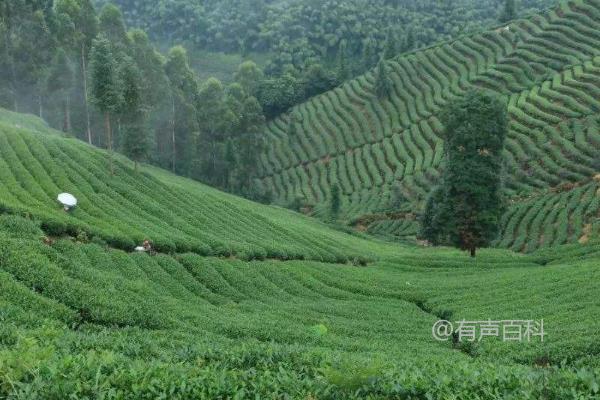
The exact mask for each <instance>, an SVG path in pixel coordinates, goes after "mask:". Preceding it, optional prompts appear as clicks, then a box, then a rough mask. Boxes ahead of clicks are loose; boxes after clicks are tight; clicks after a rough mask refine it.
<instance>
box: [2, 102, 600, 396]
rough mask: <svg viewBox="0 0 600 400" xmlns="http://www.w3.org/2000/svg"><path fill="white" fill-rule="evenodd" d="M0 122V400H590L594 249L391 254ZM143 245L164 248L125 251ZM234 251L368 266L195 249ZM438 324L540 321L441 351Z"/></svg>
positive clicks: (594, 371) (594, 354) (26, 125)
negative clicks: (538, 336)
mask: <svg viewBox="0 0 600 400" xmlns="http://www.w3.org/2000/svg"><path fill="white" fill-rule="evenodd" d="M0 114H1V115H0V119H1V120H2V122H0V164H1V165H0V173H1V174H2V175H1V177H0V182H1V183H0V189H1V190H0V201H1V204H2V207H1V208H0V214H1V215H0V320H1V321H2V324H0V398H39V399H56V398H74V399H84V398H123V399H140V398H161V397H162V398H169V399H215V398H240V399H241V398H258V397H260V398H293V399H308V398H319V399H353V398H354V399H364V398H373V399H389V398H413V399H426V398H436V399H443V398H458V399H472V398H476V397H480V398H485V399H494V398H497V399H505V398H510V397H511V396H512V398H516V399H522V398H544V397H546V398H560V399H567V398H578V399H581V398H585V399H592V398H594V397H595V396H597V394H598V382H599V381H600V370H599V368H600V365H599V364H598V355H600V348H598V343H597V332H598V331H599V329H600V325H599V324H600V322H599V321H598V318H597V315H598V313H599V312H600V302H599V300H598V296H597V293H598V291H599V290H600V280H598V279H597V275H598V272H599V267H598V265H599V263H598V260H600V244H597V245H587V246H581V245H572V246H565V247H559V248H551V249H547V250H545V251H543V252H540V251H538V252H536V253H534V254H533V255H523V254H518V253H513V252H511V251H507V250H495V249H492V250H483V251H481V252H480V255H479V256H478V258H477V259H475V260H473V259H471V258H470V257H468V256H467V255H466V254H464V253H462V252H459V251H456V250H449V249H443V248H440V249H437V248H428V249H423V248H417V247H409V246H391V245H389V244H383V243H379V242H376V241H372V240H367V239H362V238H358V237H353V236H349V235H345V234H343V233H340V232H336V231H332V230H331V229H329V228H328V227H326V226H324V225H323V224H320V223H318V222H315V221H312V220H311V219H309V218H306V217H303V216H301V215H298V214H295V213H291V212H288V211H286V210H281V209H277V208H273V207H266V206H261V205H257V204H253V203H251V202H248V201H245V200H242V199H239V198H236V197H233V196H229V195H225V194H222V193H219V192H217V191H215V190H212V189H210V188H207V187H205V186H203V185H200V184H198V183H194V182H191V181H188V180H186V179H182V178H176V177H175V176H173V175H171V174H169V173H167V172H164V171H160V170H155V169H144V170H143V172H142V173H140V174H136V173H135V172H134V171H133V169H132V164H131V162H130V161H128V160H126V159H123V158H119V160H118V163H117V164H118V168H117V174H116V176H113V177H111V176H108V175H107V174H106V170H107V168H106V165H105V163H106V158H105V157H106V154H105V153H104V152H102V151H100V150H97V149H94V148H92V147H89V146H86V145H83V144H81V143H79V142H77V141H75V140H73V139H67V138H63V137H60V136H59V135H57V134H56V132H54V131H51V130H48V129H47V128H45V127H44V125H43V124H40V123H39V121H38V120H36V119H35V118H30V117H26V116H21V115H15V114H10V113H4V112H0ZM15 124H17V125H20V126H21V128H17V127H15ZM62 188H66V189H68V190H72V191H73V192H75V193H76V194H77V195H78V196H79V198H80V200H81V204H80V207H79V208H78V209H77V210H75V211H74V213H73V214H69V215H65V214H64V213H63V212H62V211H60V210H59V207H58V205H56V204H55V202H54V196H55V193H56V190H58V189H62ZM14 214H20V215H23V216H25V217H21V216H18V215H14ZM81 232H85V233H86V234H85V235H84V234H82V233H81ZM65 233H67V234H78V235H77V237H76V238H72V237H69V236H68V235H64V234H65ZM58 234H61V235H60V236H54V237H51V239H52V240H50V241H48V240H47V239H48V235H58ZM148 234H150V237H151V238H152V239H155V240H156V241H157V243H158V244H159V250H162V251H166V250H170V251H171V252H172V254H156V255H148V254H132V253H131V252H130V250H131V249H130V247H129V246H130V244H132V243H134V241H135V240H138V239H139V238H140V237H143V236H142V235H144V236H145V235H148ZM86 236H95V239H94V240H93V242H94V243H89V240H88V239H87V238H86ZM102 240H105V241H107V242H108V243H104V242H103V241H102ZM115 245H117V246H119V247H122V248H123V249H126V250H128V251H123V249H115V248H114V247H115ZM243 251H247V253H242V252H243ZM234 252H235V254H237V255H245V256H247V258H251V257H256V255H260V256H261V257H262V256H263V255H264V254H263V252H264V253H266V256H274V257H275V256H277V257H281V258H283V257H284V256H285V257H291V256H294V257H306V258H308V257H314V258H322V259H324V260H327V261H329V260H331V261H345V260H346V259H347V258H350V257H353V256H354V255H355V254H360V255H364V254H371V253H373V254H375V255H376V256H377V258H378V261H377V262H374V263H372V264H370V265H369V266H368V267H367V268H358V267H353V266H348V265H341V264H332V263H328V264H325V263H320V262H315V261H308V260H288V261H282V260H254V261H244V260H239V259H233V258H232V257H220V258H217V257H206V256H204V254H208V253H210V254H215V255H224V256H226V255H229V254H230V253H234ZM440 318H449V319H452V320H453V321H460V320H463V319H464V320H468V321H473V320H487V319H493V320H514V319H531V320H540V319H542V318H543V319H544V320H545V324H546V327H547V328H546V329H547V335H548V336H547V337H546V339H545V341H544V342H540V341H538V340H532V341H531V342H523V343H514V342H507V343H504V342H502V341H500V340H494V338H490V340H489V341H488V340H485V341H483V342H481V343H477V344H464V345H453V344H451V342H449V341H445V342H442V341H436V340H434V339H433V338H432V337H431V327H432V325H433V324H434V322H435V321H437V320H438V319H440ZM559 363H560V365H561V366H560V368H559V367H558V365H559ZM536 364H537V365H539V364H541V365H545V367H544V368H540V367H539V366H534V365H536Z"/></svg>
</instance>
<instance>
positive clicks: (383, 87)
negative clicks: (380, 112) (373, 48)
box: [375, 59, 394, 99]
mask: <svg viewBox="0 0 600 400" xmlns="http://www.w3.org/2000/svg"><path fill="white" fill-rule="evenodd" d="M393 86H394V82H393V81H392V79H391V78H390V75H389V72H388V67H387V65H386V63H385V60H383V59H381V60H380V61H379V63H378V64H377V74H376V76H375V93H376V94H377V97H379V98H380V99H386V98H389V97H390V95H391V93H392V90H393Z"/></svg>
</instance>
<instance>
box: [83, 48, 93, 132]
mask: <svg viewBox="0 0 600 400" xmlns="http://www.w3.org/2000/svg"><path fill="white" fill-rule="evenodd" d="M81 74H82V77H83V99H84V101H83V106H84V107H83V108H84V109H85V118H86V123H87V140H88V143H89V144H92V124H91V122H90V109H89V106H88V93H87V68H86V62H85V44H83V43H82V44H81Z"/></svg>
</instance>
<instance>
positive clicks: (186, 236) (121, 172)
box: [0, 111, 373, 262]
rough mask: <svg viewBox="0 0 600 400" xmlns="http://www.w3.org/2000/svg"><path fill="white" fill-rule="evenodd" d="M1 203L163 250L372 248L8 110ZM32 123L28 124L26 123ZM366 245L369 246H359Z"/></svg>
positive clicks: (360, 254) (347, 256) (319, 255)
mask: <svg viewBox="0 0 600 400" xmlns="http://www.w3.org/2000/svg"><path fill="white" fill-rule="evenodd" d="M0 118H1V119H0V210H3V211H7V212H10V213H18V214H26V215H31V216H33V217H34V218H36V219H39V220H41V221H42V223H43V228H44V230H45V231H46V232H47V233H48V234H50V235H55V236H61V235H63V234H70V235H72V236H77V235H78V234H81V233H82V232H83V233H85V234H86V236H88V237H89V238H93V237H97V238H98V239H101V240H104V241H106V242H108V243H109V244H110V245H111V246H113V247H117V248H120V249H124V250H131V249H133V248H134V247H135V246H136V245H139V244H140V243H141V242H142V241H143V240H144V239H145V238H147V239H151V240H152V241H153V242H154V244H155V247H156V248H157V249H158V250H159V251H161V252H174V251H177V252H185V251H193V252H195V253H197V254H201V255H221V256H229V255H233V256H237V257H239V258H244V259H256V258H258V259H264V258H277V259H313V260H318V261H327V262H347V261H348V260H351V259H355V258H356V259H359V258H360V259H368V258H372V257H373V252H372V251H370V250H368V247H369V246H368V245H367V246H366V248H365V243H369V242H366V241H364V240H362V239H359V238H357V237H353V236H350V235H347V234H343V233H340V232H337V231H334V230H332V229H327V228H326V227H325V226H324V225H323V224H321V223H319V222H317V221H315V220H312V219H309V218H306V217H304V216H302V215H300V214H295V213H292V212H290V211H288V210H285V209H280V208H276V207H268V206H261V205H257V204H254V203H251V202H249V201H246V200H244V199H241V198H238V197H235V196H231V195H227V194H225V193H222V192H219V191H217V190H214V189H211V188H209V187H207V186H204V185H201V184H198V183H196V182H193V181H191V180H187V179H183V178H179V177H176V176H175V175H172V174H169V173H167V172H165V171H162V170H159V169H153V168H143V169H142V171H141V172H140V173H137V172H135V171H134V169H133V164H132V163H131V162H130V161H129V160H127V159H125V158H122V157H118V156H117V161H116V176H115V177H111V176H110V174H109V172H108V169H107V162H108V161H107V154H106V153H105V152H103V151H100V150H98V149H96V148H94V147H91V146H88V145H86V144H84V143H82V142H81V141H78V140H75V139H66V138H63V137H61V136H60V133H59V132H56V131H53V130H50V129H48V128H46V127H45V126H44V124H43V122H41V120H39V119H37V118H35V117H27V116H23V115H20V114H14V113H10V112H8V111H0ZM27 128H28V129H27ZM64 191H66V192H70V193H72V194H74V195H75V196H76V197H77V198H78V199H79V204H78V207H77V208H76V209H75V210H74V211H73V212H71V213H65V212H64V211H63V210H62V209H61V207H60V206H59V205H58V203H57V202H56V196H57V195H58V194H59V193H62V192H64ZM358 248H360V249H361V250H360V251H357V249H358Z"/></svg>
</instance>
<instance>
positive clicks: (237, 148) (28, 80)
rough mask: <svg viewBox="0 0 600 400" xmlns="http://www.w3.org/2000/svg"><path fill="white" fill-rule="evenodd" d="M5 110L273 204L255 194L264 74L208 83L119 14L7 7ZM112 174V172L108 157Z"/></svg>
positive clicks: (0, 13)
mask: <svg viewBox="0 0 600 400" xmlns="http://www.w3.org/2000/svg"><path fill="white" fill-rule="evenodd" d="M0 45H1V49H2V57H0V106H2V107H5V108H8V109H12V110H14V111H17V112H29V113H34V114H36V115H39V116H40V117H42V118H44V119H45V120H47V121H48V122H49V123H50V124H51V126H53V127H55V128H58V129H61V130H63V131H64V132H67V133H69V134H71V135H73V136H76V137H78V138H80V139H82V140H85V141H87V142H88V143H90V144H93V145H96V146H99V147H103V148H106V149H108V150H109V152H111V153H112V151H113V150H118V151H120V152H122V153H124V154H125V155H127V156H128V157H130V158H131V159H133V160H134V161H136V166H137V162H139V161H149V162H151V163H153V164H155V165H158V166H160V167H163V168H167V169H170V170H172V171H173V172H175V173H177V174H180V175H183V176H188V177H191V178H194V179H197V180H200V181H203V182H206V183H208V184H211V185H213V186H216V187H219V188H222V189H226V190H229V191H232V192H236V193H239V194H243V195H246V196H248V197H251V198H254V199H257V200H265V201H268V197H269V194H268V193H255V192H254V189H253V185H251V182H252V179H253V177H254V176H255V175H256V173H257V171H256V168H257V164H258V163H257V160H256V157H257V155H258V154H260V152H261V149H262V146H263V142H262V140H263V138H262V136H261V129H260V127H261V126H262V125H263V123H264V119H265V117H264V113H263V110H262V106H261V104H260V102H259V101H258V99H257V96H258V85H259V84H260V83H261V82H263V80H264V79H263V73H262V71H261V70H260V69H259V68H258V67H257V66H256V64H254V63H253V62H245V63H243V64H242V65H240V67H239V69H238V72H237V73H236V76H235V81H234V82H233V83H231V84H229V85H224V84H223V83H221V82H220V81H219V80H217V79H214V78H211V79H208V80H206V81H204V82H201V81H200V80H199V79H198V77H197V74H196V73H195V72H194V71H193V70H192V68H191V67H190V65H189V62H188V56H187V52H186V50H185V49H184V48H183V47H181V46H175V47H173V48H171V49H170V50H169V51H168V52H167V54H166V55H165V56H163V55H161V54H160V53H159V52H158V51H157V49H156V48H155V47H154V45H153V44H152V43H151V41H150V39H149V38H148V36H147V34H146V33H145V32H144V31H142V30H140V29H132V30H128V29H127V27H126V24H125V21H124V18H123V15H122V13H121V11H120V9H119V8H118V7H116V6H114V5H111V4H108V5H106V6H104V7H103V8H102V10H101V11H100V12H96V9H95V8H94V6H93V4H92V3H91V1H90V0H56V1H49V0H38V1H30V0H14V1H12V0H11V1H10V2H2V3H1V4H0ZM110 160H111V162H110V166H109V168H111V170H112V169H113V165H112V157H110Z"/></svg>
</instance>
